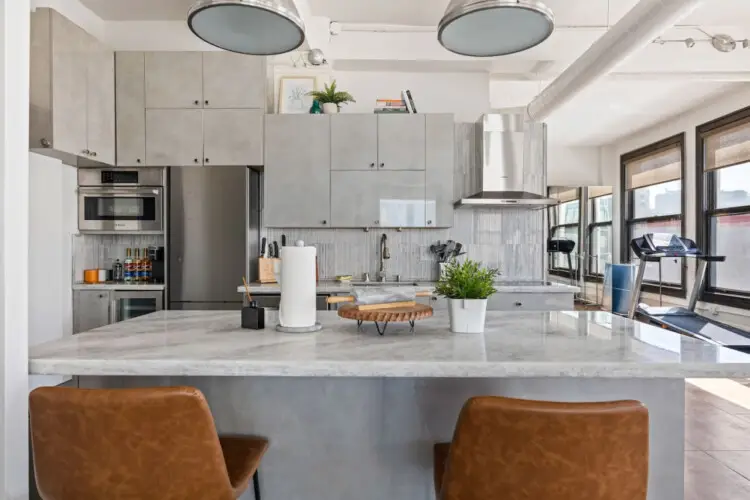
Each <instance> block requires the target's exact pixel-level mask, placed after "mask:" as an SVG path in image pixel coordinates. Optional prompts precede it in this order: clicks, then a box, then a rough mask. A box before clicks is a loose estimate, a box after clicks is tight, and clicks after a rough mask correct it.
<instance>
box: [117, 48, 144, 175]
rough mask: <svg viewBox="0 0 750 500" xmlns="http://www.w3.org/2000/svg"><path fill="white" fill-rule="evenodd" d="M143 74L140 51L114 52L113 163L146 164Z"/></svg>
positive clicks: (125, 164)
mask: <svg viewBox="0 0 750 500" xmlns="http://www.w3.org/2000/svg"><path fill="white" fill-rule="evenodd" d="M145 85H146V74H145V68H144V53H143V52H118V53H117V54H116V55H115V94H116V103H117V165H119V166H123V167H133V166H139V165H145V164H146V94H145V89H146V87H145Z"/></svg>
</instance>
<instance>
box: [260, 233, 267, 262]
mask: <svg viewBox="0 0 750 500" xmlns="http://www.w3.org/2000/svg"><path fill="white" fill-rule="evenodd" d="M260 257H261V258H265V257H266V238H265V237H264V238H263V239H261V240H260Z"/></svg>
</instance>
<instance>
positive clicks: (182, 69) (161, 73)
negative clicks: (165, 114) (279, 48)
mask: <svg viewBox="0 0 750 500" xmlns="http://www.w3.org/2000/svg"><path fill="white" fill-rule="evenodd" d="M145 66H146V108H182V109H188V108H199V107H200V108H202V107H203V56H202V55H201V53H200V52H146V64H145Z"/></svg>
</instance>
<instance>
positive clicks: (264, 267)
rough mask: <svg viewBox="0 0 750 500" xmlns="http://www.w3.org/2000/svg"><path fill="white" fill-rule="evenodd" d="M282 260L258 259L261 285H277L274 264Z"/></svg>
mask: <svg viewBox="0 0 750 500" xmlns="http://www.w3.org/2000/svg"><path fill="white" fill-rule="evenodd" d="M280 260H281V259H269V258H264V257H261V258H259V259H258V281H259V282H261V283H276V276H274V274H273V265H274V262H277V261H280Z"/></svg>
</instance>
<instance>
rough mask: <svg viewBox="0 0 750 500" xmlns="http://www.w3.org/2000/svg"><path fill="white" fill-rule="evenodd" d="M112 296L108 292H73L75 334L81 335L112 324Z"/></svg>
mask: <svg viewBox="0 0 750 500" xmlns="http://www.w3.org/2000/svg"><path fill="white" fill-rule="evenodd" d="M110 307H111V301H110V295H109V292H108V291H106V290H75V291H74V292H73V333H81V332H86V331H89V330H93V329H94V328H99V327H100V326H105V325H108V324H109V323H110Z"/></svg>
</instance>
